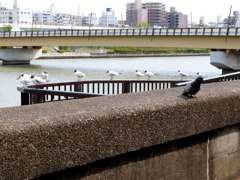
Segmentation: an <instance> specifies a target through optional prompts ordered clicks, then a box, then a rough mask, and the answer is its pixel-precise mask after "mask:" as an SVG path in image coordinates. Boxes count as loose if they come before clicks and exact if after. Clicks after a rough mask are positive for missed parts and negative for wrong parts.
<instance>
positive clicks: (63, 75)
mask: <svg viewBox="0 0 240 180" xmlns="http://www.w3.org/2000/svg"><path fill="white" fill-rule="evenodd" d="M75 69H79V70H80V71H82V72H83V73H85V74H86V75H87V76H86V77H84V78H83V79H84V80H93V79H110V77H109V76H107V74H106V71H108V70H114V71H118V72H121V73H122V74H121V75H120V76H118V77H114V79H136V76H135V75H134V72H135V71H136V70H140V71H142V72H143V71H145V70H149V71H152V72H154V73H157V74H158V76H155V77H154V78H153V79H180V78H179V76H178V73H177V71H178V70H182V71H184V72H186V73H188V74H189V75H190V77H188V78H189V79H194V78H195V77H196V73H197V72H201V73H204V74H205V75H206V77H210V76H215V75H219V74H221V70H219V69H217V68H215V67H214V66H212V65H211V64H210V57H209V56H193V57H132V58H84V59H44V60H32V61H31V64H30V65H1V64H0V81H1V88H0V108H3V107H11V106H20V92H18V91H17V86H22V85H21V84H20V83H19V82H18V81H17V80H16V78H17V77H18V76H19V75H20V74H22V73H24V74H33V75H36V76H38V75H39V74H40V73H41V72H42V71H45V70H46V71H48V73H49V78H48V79H49V81H50V82H67V81H75V80H77V78H76V77H75V75H74V73H73V71H74V70H75ZM142 79H147V77H142Z"/></svg>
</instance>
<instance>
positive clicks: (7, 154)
mask: <svg viewBox="0 0 240 180" xmlns="http://www.w3.org/2000/svg"><path fill="white" fill-rule="evenodd" d="M182 90H183V87H180V88H174V89H167V90H156V91H149V92H143V93H134V94H124V95H114V96H106V97H98V98H89V99H82V100H71V101H65V102H53V103H47V104H37V105H31V106H22V107H13V108H2V109H0V117H1V119H0V123H1V126H0V138H1V141H0V152H1V153H0V159H1V161H2V162H1V168H0V179H31V178H35V177H38V176H40V175H43V174H46V173H52V172H55V171H59V170H62V169H67V168H70V167H76V166H81V165H84V164H87V163H90V162H94V161H97V160H100V159H105V158H107V157H114V156H116V155H119V154H124V153H126V152H131V151H136V150H138V149H141V148H143V147H149V146H153V145H158V144H163V143H166V142H169V141H172V140H176V139H180V138H184V137H189V136H192V135H196V134H199V133H204V132H208V131H211V130H214V129H219V128H221V127H225V126H229V125H233V124H237V123H239V122H240V114H239V107H240V85H239V81H234V82H224V83H213V84H205V85H202V90H201V91H200V93H199V94H198V96H199V101H197V100H195V99H186V98H183V97H181V96H180V94H181V93H182Z"/></svg>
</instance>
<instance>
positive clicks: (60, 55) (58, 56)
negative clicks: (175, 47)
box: [38, 53, 210, 59]
mask: <svg viewBox="0 0 240 180" xmlns="http://www.w3.org/2000/svg"><path fill="white" fill-rule="evenodd" d="M175 56H210V54H209V53H162V54H153V53H152V54H106V53H43V55H42V56H40V57H39V58H38V59H77V58H119V57H175Z"/></svg>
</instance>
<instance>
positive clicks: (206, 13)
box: [0, 0, 240, 23]
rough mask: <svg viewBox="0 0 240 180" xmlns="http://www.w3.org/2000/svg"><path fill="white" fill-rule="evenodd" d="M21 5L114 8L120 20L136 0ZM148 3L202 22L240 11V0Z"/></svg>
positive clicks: (23, 3) (23, 0) (5, 2)
mask: <svg viewBox="0 0 240 180" xmlns="http://www.w3.org/2000/svg"><path fill="white" fill-rule="evenodd" d="M18 2H19V4H20V7H22V8H29V9H32V10H33V11H42V10H46V11H49V10H50V6H51V4H54V5H55V7H56V10H57V11H58V12H62V13H69V14H73V15H75V14H77V12H78V7H79V8H80V12H81V15H82V14H83V13H84V15H87V14H88V13H91V12H93V13H97V16H101V13H102V12H104V11H105V10H106V8H113V9H114V11H115V14H116V16H117V18H118V19H119V20H121V19H122V18H123V19H125V17H126V4H127V3H132V2H135V0H41V1H38V0H18ZM144 2H161V3H163V4H165V5H166V10H167V11H169V10H170V7H175V8H176V10H177V11H180V12H182V13H183V14H187V15H188V20H189V21H191V20H192V21H193V22H199V19H200V17H201V16H202V17H204V21H205V23H208V22H213V21H216V20H217V16H222V18H226V17H228V15H229V12H230V7H231V6H232V12H233V11H240V0H200V1H196V0H142V3H144ZM0 3H1V5H2V6H4V7H7V8H9V9H10V8H12V6H13V4H14V0H0Z"/></svg>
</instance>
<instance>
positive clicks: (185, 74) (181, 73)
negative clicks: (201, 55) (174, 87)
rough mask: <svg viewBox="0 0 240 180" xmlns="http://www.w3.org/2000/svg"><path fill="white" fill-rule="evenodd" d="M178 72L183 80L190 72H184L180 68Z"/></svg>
mask: <svg viewBox="0 0 240 180" xmlns="http://www.w3.org/2000/svg"><path fill="white" fill-rule="evenodd" d="M178 74H179V75H180V77H181V80H183V77H186V76H188V74H187V73H185V72H182V71H181V70H178Z"/></svg>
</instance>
